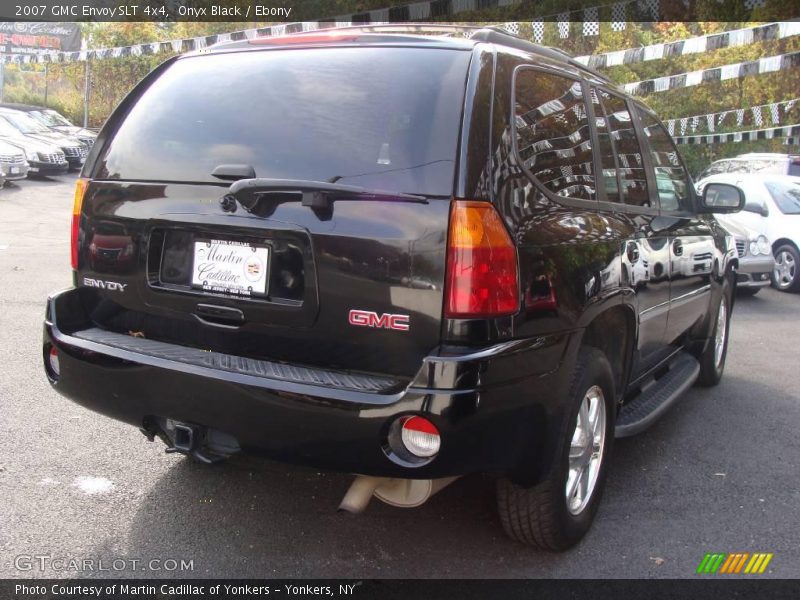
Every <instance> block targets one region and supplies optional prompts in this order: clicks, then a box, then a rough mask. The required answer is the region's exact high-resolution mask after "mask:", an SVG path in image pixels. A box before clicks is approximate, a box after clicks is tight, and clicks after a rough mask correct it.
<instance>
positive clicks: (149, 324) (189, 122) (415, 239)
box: [77, 47, 470, 376]
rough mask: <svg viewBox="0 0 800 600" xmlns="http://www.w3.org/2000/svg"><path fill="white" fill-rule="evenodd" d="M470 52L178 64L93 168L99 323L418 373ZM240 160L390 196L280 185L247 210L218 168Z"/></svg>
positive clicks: (82, 263)
mask: <svg viewBox="0 0 800 600" xmlns="http://www.w3.org/2000/svg"><path fill="white" fill-rule="evenodd" d="M469 56H470V54H469V53H468V52H463V51H457V50H444V49H420V48H372V47H365V48H328V49H324V50H323V49H305V50H300V49H297V50H269V51H259V52H247V53H230V54H222V55H206V56H199V57H192V58H186V59H181V60H179V61H176V63H175V64H174V65H172V66H170V67H169V68H168V69H167V70H166V71H165V72H164V73H163V74H162V75H161V76H160V77H159V78H158V79H157V80H156V81H155V82H154V83H153V84H152V85H151V86H150V87H149V88H148V89H147V90H146V91H145V92H144V93H143V95H142V96H141V98H139V99H138V101H137V103H136V104H135V105H134V106H133V108H132V109H131V110H130V112H129V113H128V114H127V115H126V116H125V118H124V119H122V120H121V124H120V125H118V126H117V127H115V131H112V132H110V133H109V135H108V136H107V140H108V141H107V142H106V143H105V144H104V147H103V148H102V149H101V150H100V152H99V154H98V159H97V161H96V162H95V163H94V165H93V168H92V172H91V173H89V175H90V176H91V177H92V181H91V183H90V184H89V187H88V189H87V192H86V194H85V198H84V204H83V212H82V217H81V223H80V232H81V233H80V236H79V238H80V240H81V244H80V251H79V268H78V273H77V281H78V283H79V285H82V286H84V287H89V288H92V291H91V292H88V293H87V296H86V297H87V301H86V303H87V309H88V310H90V311H91V316H92V319H93V320H94V321H95V323H96V324H98V325H99V326H101V327H104V328H107V329H111V330H114V331H118V332H123V333H130V334H132V335H136V336H140V335H141V336H144V337H147V338H150V339H156V340H161V341H168V342H172V343H177V344H182V345H188V346H194V347H198V348H203V349H208V350H213V351H217V352H223V353H226V354H233V355H237V356H248V357H255V358H266V359H270V360H278V361H287V362H292V363H299V364H307V365H311V366H324V367H329V368H340V369H346V370H356V371H365V372H377V373H391V374H395V375H401V376H411V375H412V374H413V373H414V372H415V371H416V370H417V369H418V368H419V365H420V362H421V359H422V357H423V356H424V355H426V354H427V353H429V352H430V351H431V349H433V348H434V347H435V346H436V345H437V344H438V342H439V338H440V325H441V313H442V302H443V285H444V267H445V265H444V262H445V255H446V237H447V225H448V210H449V202H448V201H447V200H448V199H449V197H450V196H451V195H452V187H453V181H454V175H455V173H454V171H455V157H456V155H457V143H458V135H459V130H460V124H461V110H462V106H463V101H464V97H463V96H464V86H465V79H466V73H467V69H468V63H469ZM112 122H114V119H112ZM226 164H228V165H229V164H236V165H246V166H248V167H252V168H253V170H254V171H255V174H256V175H257V176H258V177H261V178H263V177H269V178H279V179H291V180H302V181H321V182H326V181H327V182H340V183H341V184H347V185H353V186H360V187H363V188H365V189H379V190H383V191H385V192H388V193H389V196H388V197H377V198H364V197H360V196H357V195H353V196H352V197H349V196H347V194H345V195H337V197H336V198H335V199H333V200H331V201H330V202H329V204H328V207H327V208H326V209H324V210H321V209H319V208H315V207H310V206H304V205H303V203H302V202H301V201H300V197H299V196H297V195H280V194H278V195H269V196H265V197H263V198H262V199H261V200H260V201H259V203H258V205H257V206H256V207H254V208H253V209H252V210H251V211H250V210H245V208H243V207H242V206H238V207H237V208H238V209H237V210H236V211H235V212H229V211H226V210H223V207H222V204H221V203H220V199H221V198H222V197H223V196H224V195H225V194H226V192H227V191H228V185H229V184H230V182H229V181H228V182H223V181H220V180H219V179H218V178H215V177H214V176H212V175H211V172H212V171H213V170H214V169H215V168H217V167H219V166H220V165H226ZM391 192H394V193H395V194H397V197H391ZM401 194H414V195H415V196H418V197H421V199H416V200H414V201H409V200H408V199H407V198H405V199H404V198H403V197H402V196H401Z"/></svg>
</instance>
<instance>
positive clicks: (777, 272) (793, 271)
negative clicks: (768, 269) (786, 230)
mask: <svg viewBox="0 0 800 600" xmlns="http://www.w3.org/2000/svg"><path fill="white" fill-rule="evenodd" d="M772 286H773V287H774V288H776V289H778V290H780V291H781V292H796V291H798V290H800V253H798V251H797V248H795V247H794V246H792V245H791V244H784V245H783V246H780V247H778V248H777V249H776V250H775V268H774V269H773V271H772Z"/></svg>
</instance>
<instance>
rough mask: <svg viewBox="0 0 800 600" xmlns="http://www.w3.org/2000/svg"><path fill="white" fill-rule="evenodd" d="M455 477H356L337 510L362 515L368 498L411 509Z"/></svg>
mask: <svg viewBox="0 0 800 600" xmlns="http://www.w3.org/2000/svg"><path fill="white" fill-rule="evenodd" d="M456 479H458V477H445V478H443V479H399V478H391V479H390V478H387V477H369V476H366V475H357V476H356V478H355V480H354V481H353V483H352V484H351V485H350V488H349V489H348V490H347V493H346V494H345V495H344V498H342V502H341V504H339V510H345V511H347V512H350V513H354V514H357V513H360V512H363V511H364V509H365V508H367V505H368V504H369V501H370V500H371V499H372V496H375V497H376V498H378V500H380V501H382V502H384V503H386V504H388V505H390V506H396V507H398V508H414V507H417V506H420V505H422V504H424V503H425V502H426V501H427V500H428V499H429V498H430V497H431V496H433V495H434V494H435V493H437V492H439V491H441V490H443V489H444V488H446V487H447V486H448V485H450V484H451V483H453V482H454V481H455V480H456Z"/></svg>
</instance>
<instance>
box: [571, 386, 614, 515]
mask: <svg viewBox="0 0 800 600" xmlns="http://www.w3.org/2000/svg"><path fill="white" fill-rule="evenodd" d="M605 438H606V402H605V397H604V395H603V390H602V389H601V388H600V386H597V385H593V386H592V387H590V388H589V389H588V390H587V391H586V394H585V395H584V397H583V401H582V402H581V407H580V410H579V411H578V418H577V420H576V422H575V430H574V431H573V432H572V441H571V442H570V447H569V466H568V469H569V472H568V474H567V483H566V486H565V489H564V494H565V496H566V500H567V509H568V510H569V512H570V513H572V514H573V515H578V514H580V513H581V512H582V511H583V510H584V509H585V508H586V506H587V504H589V500H591V498H592V493H593V492H594V488H595V486H596V484H597V478H598V475H599V474H600V463H601V461H602V460H603V447H604V445H605Z"/></svg>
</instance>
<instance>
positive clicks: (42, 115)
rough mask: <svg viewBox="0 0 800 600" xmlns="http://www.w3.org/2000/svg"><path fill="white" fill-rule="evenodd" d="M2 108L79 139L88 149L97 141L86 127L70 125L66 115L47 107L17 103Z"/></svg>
mask: <svg viewBox="0 0 800 600" xmlns="http://www.w3.org/2000/svg"><path fill="white" fill-rule="evenodd" d="M0 108H9V109H12V110H18V111H21V112H24V113H26V114H27V115H28V116H30V117H33V118H34V119H35V120H36V121H38V122H39V123H41V124H42V125H44V126H45V127H48V128H49V129H52V130H53V131H55V132H57V133H62V134H64V135H67V136H70V137H72V138H75V139H77V140H78V141H79V142H81V143H82V144H84V145H85V146H86V147H87V148H91V147H92V145H93V144H94V141H95V140H96V139H97V134H96V133H95V132H94V131H90V130H89V129H86V128H85V127H78V126H77V125H73V124H72V123H70V121H69V119H67V118H66V117H65V116H64V115H62V114H61V113H60V112H58V111H57V110H54V109H52V108H47V107H46V106H36V105H34V104H17V103H15V102H4V103H0Z"/></svg>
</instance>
